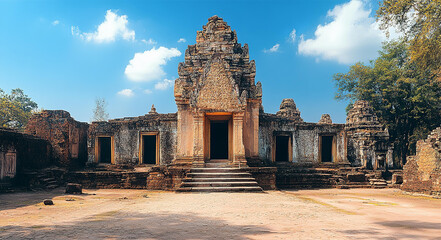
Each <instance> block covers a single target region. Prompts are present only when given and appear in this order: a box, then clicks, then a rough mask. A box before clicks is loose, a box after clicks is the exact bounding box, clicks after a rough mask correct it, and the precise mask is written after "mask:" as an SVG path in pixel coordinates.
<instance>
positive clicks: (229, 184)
mask: <svg viewBox="0 0 441 240" xmlns="http://www.w3.org/2000/svg"><path fill="white" fill-rule="evenodd" d="M242 186H244V187H245V186H255V187H259V185H258V184H257V182H256V181H252V182H184V183H183V184H182V186H181V187H242Z"/></svg>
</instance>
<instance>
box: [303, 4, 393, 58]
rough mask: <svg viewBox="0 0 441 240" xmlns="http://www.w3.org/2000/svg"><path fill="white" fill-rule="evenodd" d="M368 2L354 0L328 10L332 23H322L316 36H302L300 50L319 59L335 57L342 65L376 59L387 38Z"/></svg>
mask: <svg viewBox="0 0 441 240" xmlns="http://www.w3.org/2000/svg"><path fill="white" fill-rule="evenodd" d="M366 4H367V3H365V1H362V0H351V1H350V2H348V3H345V4H342V5H337V6H335V7H334V9H332V10H330V11H328V13H327V17H328V18H330V19H331V22H329V23H326V24H325V25H318V26H317V29H316V31H315V33H314V35H315V37H314V38H313V39H306V40H305V39H304V36H303V35H301V36H300V43H299V46H298V52H299V53H300V54H302V55H306V56H315V57H317V59H316V60H319V59H323V60H335V61H337V62H339V63H342V64H352V63H355V62H357V61H366V60H369V59H373V58H375V57H376V56H377V51H378V50H379V49H380V48H381V42H383V41H385V40H387V38H386V35H385V34H384V33H383V32H382V31H381V30H380V29H379V27H378V24H377V23H376V22H375V18H374V17H373V16H370V14H371V11H372V9H370V8H368V7H367V6H366ZM392 36H394V37H396V34H392Z"/></svg>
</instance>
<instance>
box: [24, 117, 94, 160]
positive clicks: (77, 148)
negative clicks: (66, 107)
mask: <svg viewBox="0 0 441 240" xmlns="http://www.w3.org/2000/svg"><path fill="white" fill-rule="evenodd" d="M87 129H88V124H87V123H82V122H78V121H75V120H74V119H73V118H72V117H71V116H70V114H69V113H68V112H66V111H63V110H44V111H42V112H41V113H38V114H34V115H33V116H32V117H31V119H30V120H29V122H28V124H27V126H26V129H25V132H26V133H28V134H32V135H34V136H37V137H40V138H42V139H46V140H48V141H49V142H50V143H51V145H52V149H53V158H54V159H56V162H55V164H57V165H58V166H61V167H67V168H78V167H82V166H84V164H85V162H86V160H87Z"/></svg>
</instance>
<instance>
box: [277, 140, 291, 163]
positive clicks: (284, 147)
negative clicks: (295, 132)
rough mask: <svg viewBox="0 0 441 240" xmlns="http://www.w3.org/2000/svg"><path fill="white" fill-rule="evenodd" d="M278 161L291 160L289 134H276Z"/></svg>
mask: <svg viewBox="0 0 441 240" xmlns="http://www.w3.org/2000/svg"><path fill="white" fill-rule="evenodd" d="M276 162H289V136H276Z"/></svg>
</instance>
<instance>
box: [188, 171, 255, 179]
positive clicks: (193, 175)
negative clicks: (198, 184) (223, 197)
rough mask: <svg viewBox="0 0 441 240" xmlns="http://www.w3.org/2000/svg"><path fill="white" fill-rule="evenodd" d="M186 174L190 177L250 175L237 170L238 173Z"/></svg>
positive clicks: (237, 176)
mask: <svg viewBox="0 0 441 240" xmlns="http://www.w3.org/2000/svg"><path fill="white" fill-rule="evenodd" d="M187 176H188V177H191V178H241V177H246V178H249V177H251V174H249V173H247V172H238V173H229V172H225V173H188V174H187Z"/></svg>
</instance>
